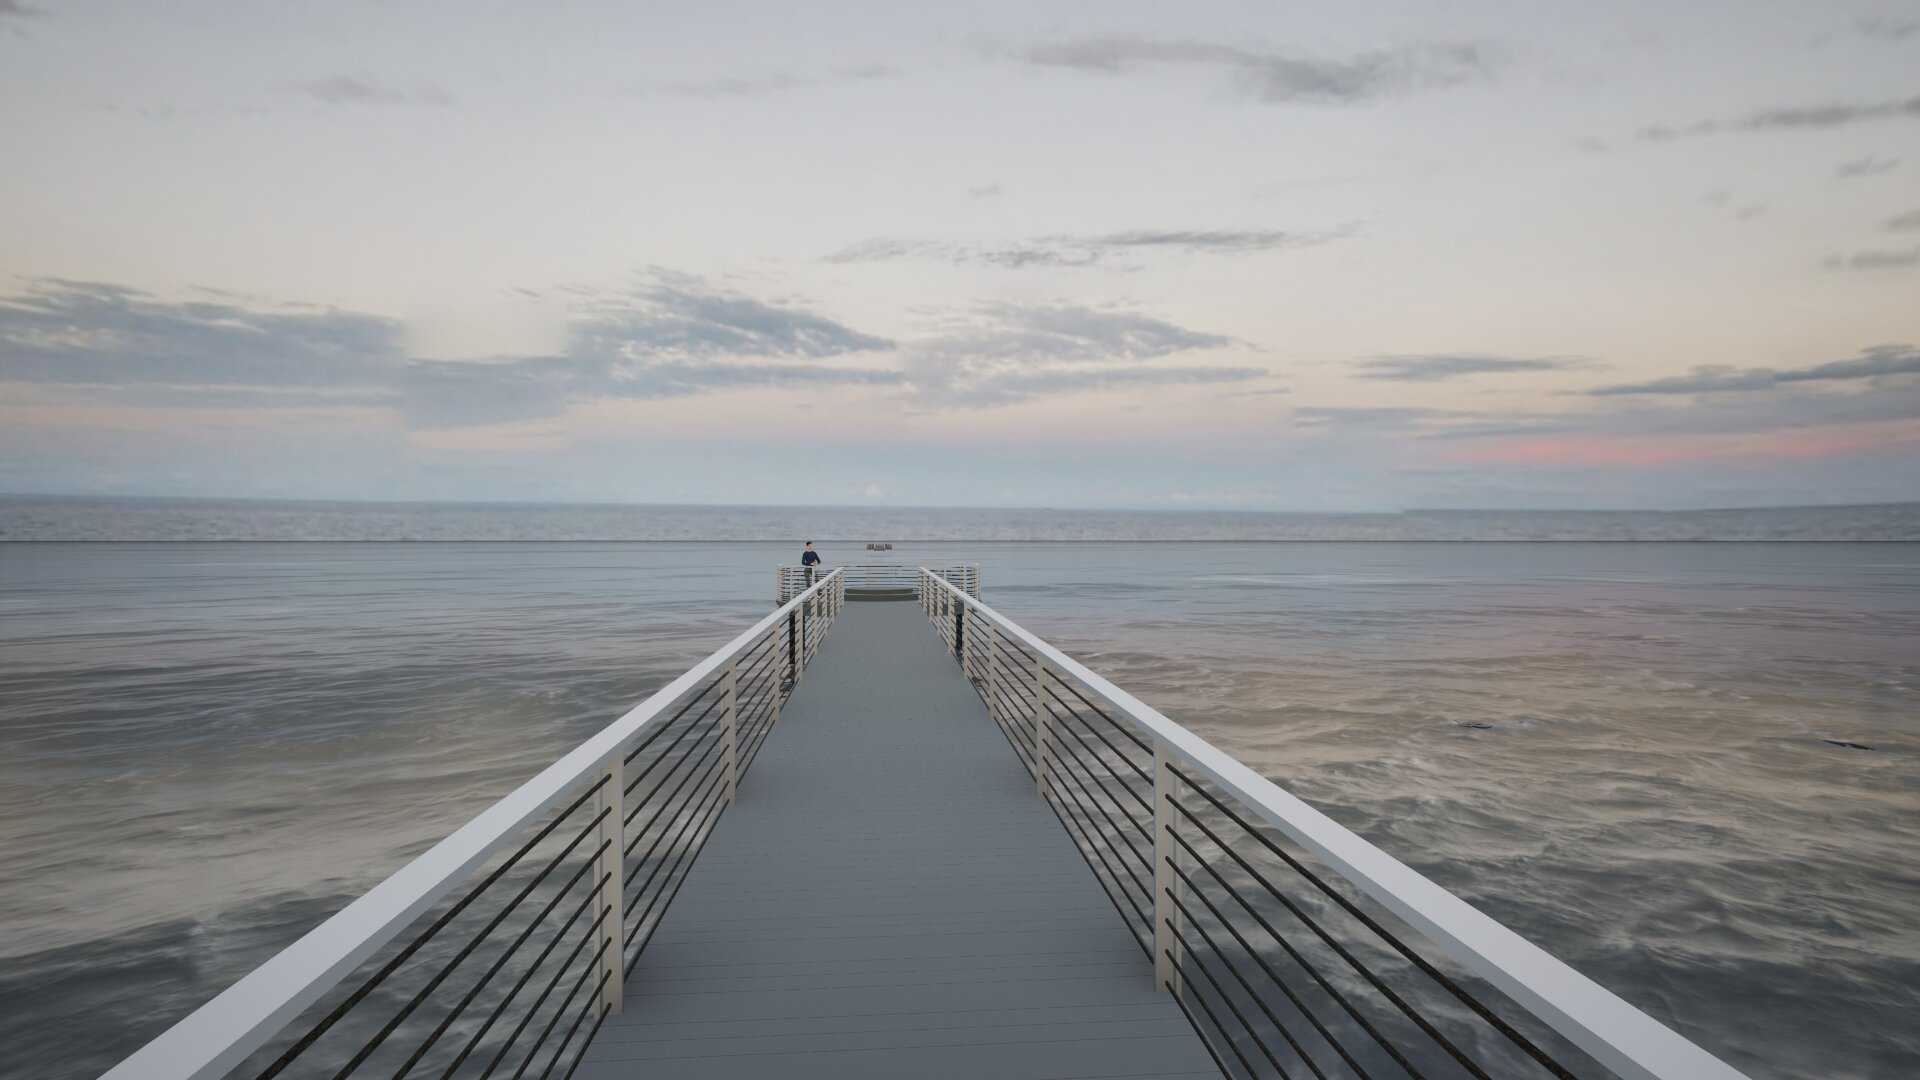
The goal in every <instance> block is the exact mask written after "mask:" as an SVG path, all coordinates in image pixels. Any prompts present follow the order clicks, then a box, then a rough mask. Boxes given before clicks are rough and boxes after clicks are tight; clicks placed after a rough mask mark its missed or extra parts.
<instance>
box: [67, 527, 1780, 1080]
mask: <svg viewBox="0 0 1920 1080" xmlns="http://www.w3.org/2000/svg"><path fill="white" fill-rule="evenodd" d="M776 596H777V598H778V599H777V601H776V606H775V607H774V610H773V611H771V612H769V613H768V614H767V615H766V616H765V617H764V618H762V619H760V620H758V621H757V622H755V623H754V624H753V625H752V626H750V627H748V628H746V629H745V630H743V631H742V632H741V633H740V634H738V635H737V636H735V637H734V638H733V639H732V640H731V641H728V642H727V643H725V644H724V645H722V646H721V647H720V648H719V649H717V650H716V651H715V652H713V653H712V654H710V655H709V656H707V657H706V658H705V659H702V660H700V661H699V662H697V663H695V664H694V665H693V666H692V667H691V668H689V669H687V671H686V672H684V673H683V674H681V675H680V676H679V677H677V678H675V679H673V680H671V681H670V682H668V683H667V684H666V685H665V686H662V687H661V688H660V689H659V690H657V691H655V692H654V693H653V694H652V695H651V696H649V697H648V698H647V699H646V700H645V701H642V702H640V703H638V704H636V705H635V706H634V707H633V708H631V709H629V710H628V711H627V712H626V713H625V714H623V715H622V716H620V717H619V718H618V719H615V720H613V721H612V722H611V723H609V724H608V725H607V726H606V727H605V728H602V729H601V730H600V731H598V732H596V733H595V734H593V735H591V736H589V737H588V738H587V739H586V741H584V742H582V743H581V744H580V745H578V746H576V747H575V748H574V749H572V750H570V751H568V752H567V753H566V754H564V755H563V756H561V757H560V758H559V759H558V760H556V761H554V762H553V764H551V765H549V766H547V767H546V768H545V769H543V770H541V771H540V772H539V773H538V774H536V775H534V776H533V777H531V778H529V779H528V780H527V781H526V782H525V783H523V784H521V785H520V786H519V787H517V788H515V789H514V790H513V791H511V792H508V793H507V794H506V795H504V796H503V797H501V798H500V799H499V800H498V801H497V802H495V803H493V804H492V805H490V806H489V807H487V808H486V809H485V810H483V811H481V812H480V813H479V814H478V815H476V816H475V817H474V818H473V819H472V820H471V821H469V822H467V823H466V824H465V825H463V826H461V827H460V828H459V829H457V830H455V831H454V832H453V833H451V834H450V835H448V836H447V837H446V838H445V839H443V840H441V841H440V842H439V843H437V844H435V845H434V846H433V847H431V848H429V849H428V850H426V851H424V852H422V853H420V854H419V855H417V856H415V857H414V858H413V859H412V861H410V862H408V863H407V864H406V865H405V866H403V867H401V868H400V869H399V870H397V871H395V872H394V873H393V874H392V875H390V876H389V877H387V878H386V879H385V880H384V881H382V882H380V884H378V885H376V886H374V887H373V888H372V889H370V890H368V891H367V892H366V893H365V894H364V895H362V896H360V897H359V898H357V899H355V900H354V901H353V902H351V903H349V904H348V905H347V906H346V907H344V908H342V909H341V910H340V911H338V912H336V913H335V914H334V915H332V916H331V917H329V918H328V919H327V920H326V921H325V922H323V923H321V924H320V925H319V926H317V927H315V928H314V929H313V930H311V931H309V932H308V933H307V934H305V935H304V936H302V937H301V938H300V939H299V940H298V941H295V942H294V943H292V944H291V945H289V946H287V947H286V948H285V949H283V950H281V951H280V952H279V953H277V954H275V955H274V956H273V957H272V958H270V959H269V960H267V961H266V962H265V963H263V964H261V965H260V966H259V967H258V968H256V969H255V970H254V971H253V972H252V973H250V974H248V975H247V976H246V977H245V978H242V979H241V980H240V981H239V982H236V983H235V984H233V985H232V986H230V987H229V988H227V989H226V990H225V991H223V992H222V993H220V994H219V995H218V996H217V997H215V998H214V999H213V1000H211V1001H209V1002H207V1003H206V1004H204V1005H202V1006H200V1007H199V1008H198V1009H196V1010H195V1011H194V1012H193V1013H191V1014H190V1015H188V1016H187V1017H185V1018H184V1019H182V1020H180V1021H179V1022H177V1023H175V1024H174V1025H173V1026H172V1027H170V1028H168V1029H167V1030H166V1031H165V1032H163V1033H162V1034H161V1035H159V1036H158V1037H157V1038H155V1039H153V1040H152V1041H151V1042H149V1043H148V1044H147V1045H146V1046H144V1047H142V1048H141V1049H140V1050H138V1051H137V1052H135V1053H134V1054H133V1055H132V1056H130V1057H128V1058H127V1059H126V1060H124V1061H122V1062H121V1063H120V1064H119V1065H117V1066H115V1067H114V1068H113V1069H112V1070H110V1071H109V1072H108V1073H107V1074H106V1078H105V1080H223V1078H226V1080H243V1078H251V1080H308V1078H313V1080H349V1078H352V1077H356V1076H357V1077H368V1076H387V1077H393V1078H394V1080H405V1078H407V1077H415V1078H419V1080H424V1078H428V1077H437V1078H439V1080H493V1078H495V1077H500V1078H505V1077H512V1078H513V1080H522V1078H529V1080H530V1078H536V1077H537V1078H539V1080H570V1078H576V1077H577V1078H580V1080H628V1078H634V1080H638V1078H642V1077H647V1078H652V1077H674V1078H688V1080H721V1078H729V1080H730V1078H734V1077H780V1078H783V1080H785V1078H798V1080H812V1078H819V1080H825V1078H829V1077H831V1078H834V1080H840V1078H843V1077H880V1076H885V1077H895V1076H912V1077H929V1078H935V1080H942V1078H951V1080H958V1078H962V1077H967V1078H971V1077H996V1078H1010V1080H1046V1078H1051V1080H1097V1078H1103V1077H1111V1078H1120V1077H1176V1078H1180V1077H1184V1078H1195V1077H1202V1076H1220V1075H1224V1076H1226V1077H1229V1078H1232V1080H1269V1078H1275V1077H1277V1078H1279V1080H1293V1078H1304V1077H1312V1078H1314V1080H1373V1078H1386V1077H1398V1076H1405V1077H1410V1078H1422V1077H1426V1078H1432V1080H1443V1078H1446V1080H1452V1078H1456V1077H1459V1078H1463V1080H1464V1078H1471V1080H1521V1078H1526V1080H1532V1078H1539V1080H1573V1078H1574V1077H1580V1078H1582V1080H1587V1078H1592V1080H1598V1078H1600V1077H1604V1076H1613V1077H1619V1078H1621V1080H1746V1078H1745V1076H1744V1074H1742V1073H1741V1072H1740V1071H1739V1070H1738V1069H1735V1068H1733V1067H1732V1066H1730V1065H1728V1064H1727V1063H1726V1062H1724V1061H1721V1060H1720V1059H1719V1058H1717V1057H1715V1056H1714V1055H1713V1054H1711V1053H1709V1052H1708V1051H1707V1050H1704V1049H1702V1048H1701V1047H1699V1046H1697V1045H1695V1044H1694V1043H1692V1042H1690V1041H1689V1040H1687V1039H1685V1038H1683V1037H1682V1036H1680V1035H1679V1034H1678V1033H1676V1032H1675V1031H1674V1030H1673V1029H1671V1028H1669V1027H1667V1026H1666V1025H1665V1024H1664V1023H1662V1022H1661V1021H1660V1020H1659V1019H1656V1018H1655V1017H1653V1016H1649V1015H1648V1014H1646V1013H1644V1012H1641V1011H1640V1010H1639V1009H1638V1008H1635V1007H1634V1006H1633V1005H1632V1004H1630V1003H1628V1002H1626V1001H1624V1000H1622V999H1621V998H1620V997H1618V996H1616V995H1615V994H1613V993H1612V992H1610V991H1609V990H1607V989H1606V988H1605V987H1603V986H1601V985H1600V984H1598V983H1596V982H1594V981H1593V980H1592V979H1590V978H1588V977H1587V976H1585V975H1582V974H1581V973H1580V972H1578V971H1575V970H1574V969H1572V968H1571V967H1568V966H1567V965H1566V964H1565V963H1563V962H1561V961H1560V960H1558V959H1556V958H1554V957H1553V956H1551V955H1549V954H1548V953H1546V952H1545V951H1544V950H1542V949H1540V947H1539V946H1537V945H1535V944H1533V943H1532V942H1530V941H1527V940H1526V939H1525V938H1523V937H1521V936H1520V935H1518V934H1516V933H1514V932H1513V931H1512V930H1510V929H1508V928H1507V927H1505V926H1503V925H1501V924H1500V923H1498V922H1496V921H1495V920H1493V919H1492V918H1490V917H1488V916H1487V915H1486V914H1485V913H1484V912H1481V911H1479V910H1477V909H1476V908H1474V907H1473V906H1472V905H1471V904H1468V903H1467V902H1466V901H1464V900H1463V899H1461V898H1460V897H1459V896H1456V895H1454V894H1453V893H1451V892H1449V891H1447V890H1446V889H1444V888H1442V887H1440V886H1439V885H1438V884H1437V883H1435V882H1434V881H1432V880H1431V879H1429V878H1427V877H1425V876H1424V875H1422V874H1420V873H1417V872H1416V871H1414V870H1413V869H1412V868H1411V867H1408V866H1407V865H1406V864H1404V863H1401V862H1400V861H1399V860H1397V859H1395V858H1394V857H1393V856H1391V855H1389V854H1388V853H1386V852H1384V851H1382V850H1380V849H1379V848H1377V847H1375V846H1374V845H1372V844H1370V843H1368V842H1367V841H1366V840H1365V839H1364V838H1363V837H1360V836H1357V835H1355V834H1354V833H1352V832H1351V831H1349V830H1347V829H1345V828H1343V827H1342V826H1341V825H1340V824H1339V823H1338V822H1336V821H1334V820H1332V819H1331V818H1329V817H1327V816H1326V815H1325V814H1323V813H1321V812H1320V811H1318V810H1316V809H1314V808H1313V807H1312V806H1309V805H1308V804H1306V803H1305V802H1302V801H1301V800H1300V799H1299V798H1297V797H1295V796H1294V795H1292V794H1290V793H1288V792H1287V791H1285V790H1283V789H1282V788H1280V787H1279V786H1278V785H1276V784H1275V783H1273V782H1272V781H1271V780H1269V779H1267V778H1266V777H1264V776H1262V775H1260V774H1259V773H1258V772H1256V771H1254V770H1253V769H1250V768H1248V767H1247V766H1246V765H1245V764H1243V763H1241V762H1240V761H1238V760H1236V759H1235V758H1233V757H1232V756H1231V755H1230V754H1228V753H1226V752H1225V751H1223V750H1221V749H1220V748H1219V747H1216V746H1214V745H1213V744H1211V743H1209V742H1208V741H1207V740H1206V739H1203V738H1201V737H1200V736H1199V735H1197V734H1195V733H1194V732H1193V731H1191V730H1189V729H1187V728H1186V727H1185V726H1183V725H1181V724H1180V723H1178V722H1176V721H1174V720H1172V719H1171V718H1169V717H1167V716H1166V715H1165V714H1163V713H1161V712H1160V711H1159V710H1157V709H1155V708H1153V707H1152V706H1150V705H1148V704H1146V703H1145V702H1143V701H1141V700H1140V699H1138V698H1136V697H1134V696H1133V695H1132V694H1130V693H1128V692H1127V691H1125V690H1123V689H1121V688H1120V687H1118V686H1116V685H1114V684H1113V683H1112V682H1110V681H1108V680H1107V679H1106V678H1105V677H1104V676H1102V675H1100V674H1099V673H1098V672H1095V671H1094V670H1092V669H1091V668H1089V667H1087V666H1086V665H1085V664H1082V663H1081V662H1080V661H1078V660H1076V659H1074V658H1073V657H1072V656H1069V655H1068V654H1066V653H1065V652H1062V651H1061V650H1060V649H1058V648H1056V647H1055V646H1053V645H1051V644H1049V643H1048V642H1046V641H1045V640H1044V639H1042V638H1040V637H1039V636H1038V635H1036V634H1034V633H1033V632H1031V631H1029V630H1027V629H1026V628H1024V627H1022V626H1020V625H1019V624H1018V623H1016V622H1014V621H1013V620H1011V619H1009V618H1007V617H1006V616H1005V615H1003V614H1001V613H1000V612H998V611H996V610H994V609H993V608H992V607H990V606H988V605H987V604H986V603H985V602H984V601H983V600H982V599H981V597H980V572H979V569H978V568H977V567H967V566H959V567H947V568H943V569H938V570H936V569H931V568H928V567H924V566H918V567H916V566H892V565H881V566H863V567H842V568H837V569H835V570H833V571H831V572H830V573H827V574H825V575H818V576H817V575H809V574H806V573H804V572H799V571H790V570H785V569H783V570H781V571H778V573H777V576H776ZM862 598H865V599H869V600H890V601H892V602H866V603H849V600H850V599H854V600H858V599H862ZM762 751H765V752H764V753H763V752H762ZM1735 1049H1738V1048H1737V1047H1736V1048H1735Z"/></svg>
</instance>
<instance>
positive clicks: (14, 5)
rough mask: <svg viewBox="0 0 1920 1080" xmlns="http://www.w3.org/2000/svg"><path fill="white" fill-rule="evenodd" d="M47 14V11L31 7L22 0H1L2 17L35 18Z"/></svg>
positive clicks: (0, 10)
mask: <svg viewBox="0 0 1920 1080" xmlns="http://www.w3.org/2000/svg"><path fill="white" fill-rule="evenodd" d="M45 14H46V12H45V11H42V10H41V9H39V8H37V7H29V6H27V5H26V4H23V3H21V2H20V0H0V19H35V18H39V17H40V16H42V15H45Z"/></svg>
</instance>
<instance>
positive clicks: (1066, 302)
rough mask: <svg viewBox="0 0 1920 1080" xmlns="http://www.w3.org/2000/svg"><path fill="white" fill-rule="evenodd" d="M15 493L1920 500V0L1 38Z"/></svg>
mask: <svg viewBox="0 0 1920 1080" xmlns="http://www.w3.org/2000/svg"><path fill="white" fill-rule="evenodd" d="M0 148H4V150H3V151H0V155H3V160H4V167H3V168H0V492H15V493H36V494H37V493H72V494H91V495H179V496H212V497H284V498H327V499H377V500H388V499H407V500H411V499H449V500H513V501H529V500H531V501H608V502H638V503H644V502H695V503H781V504H795V503H799V504H806V503H826V504H833V505H847V504H862V503H873V504H885V505H963V506H1052V507H1129V508H1168V509H1179V508H1192V509H1249V510H1301V511H1329V510H1334V511H1350V510H1393V509H1402V508H1413V507H1501V508H1508V507H1542V508H1580V507H1611V508H1680V507H1695V506H1759V505H1804V504H1819V503H1847V502H1882V501H1899V500H1912V499H1920V346H1916V344H1914V343H1916V342H1920V0H1879V2H1873V0H1867V2H1863V3H1858V4H1854V3H1848V2H1844V0H1843V2H1839V3H1819V4H1816V3H1808V2H1804V0H1800V2H1771V0H1767V2H1762V0H1752V2H1745V3H1728V2H1715V0H1701V2H1695V3H1689V4H1683V5H1676V4H1673V3H1670V2H1666V0H1662V2H1657V3H1656V2H1642V0H1620V2H1616V3H1611V4H1601V5H1596V4H1591V3H1580V4H1575V3H1563V2H1557V0H1552V2H1518V0H1505V2H1491V0H1473V2H1461V3H1450V4H1447V5H1436V4H1431V3H1424V2H1421V3H1413V2H1408V3H1379V2H1369V0H1355V2H1351V3H1345V4H1338V5H1287V4H1272V3H1246V2H1235V3H1208V2H1190V3H1183V4H1177V5H1176V4H1166V3H1133V2H1122V0H1110V2H1103V3H1098V4H1083V5H1063V4H1049V3H1036V2H1033V0H1023V2H1020V3H999V2H989V0H983V2H952V3H946V4H940V5H923V4H899V3H846V4H832V5H794V4H773V3H747V2H731V0H708V2H704V3H700V4H687V5H676V4H669V3H649V4H640V5H636V4H624V3H567V2H552V3H543V4H525V3H514V4H492V3H479V2H474V3H463V4H458V5H450V4H430V3H410V2H404V0H392V2H384V3H366V4H356V3H334V4H326V5H319V4H296V3H263V2H250V3H198V2H189V0H173V2H170V3H167V4H152V3H129V4H118V3H104V2H102V3H82V2H67V0H0Z"/></svg>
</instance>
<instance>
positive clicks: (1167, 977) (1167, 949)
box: [1153, 737, 1181, 994]
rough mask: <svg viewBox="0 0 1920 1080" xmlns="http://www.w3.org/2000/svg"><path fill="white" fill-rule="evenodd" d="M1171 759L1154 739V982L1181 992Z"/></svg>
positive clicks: (1177, 883)
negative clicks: (1175, 897)
mask: <svg viewBox="0 0 1920 1080" xmlns="http://www.w3.org/2000/svg"><path fill="white" fill-rule="evenodd" d="M1173 816H1174V809H1173V762H1172V761H1171V760H1169V758H1168V756H1167V744H1166V743H1165V742H1164V741H1162V740H1161V739H1159V738H1157V737H1156V738H1155V739H1154V740H1153V981H1154V982H1155V983H1157V984H1159V985H1161V986H1167V987H1171V988H1172V990H1173V992H1174V993H1175V994H1178V993H1180V992H1181V985H1180V965H1179V963H1178V962H1177V958H1178V957H1179V956H1180V953H1181V950H1180V932H1179V925H1180V924H1179V921H1178V920H1179V909H1178V908H1176V907H1175V906H1174V903H1173V897H1174V895H1175V890H1176V889H1178V888H1179V884H1180V879H1179V877H1178V876H1177V875H1175V874H1174V872H1173V852H1174V849H1175V848H1176V847H1177V846H1178V845H1177V844H1175V843H1174V839H1173Z"/></svg>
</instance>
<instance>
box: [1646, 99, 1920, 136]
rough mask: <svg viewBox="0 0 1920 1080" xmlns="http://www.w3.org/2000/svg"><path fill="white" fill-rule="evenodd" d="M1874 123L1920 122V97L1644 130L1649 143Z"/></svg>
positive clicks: (1764, 111)
mask: <svg viewBox="0 0 1920 1080" xmlns="http://www.w3.org/2000/svg"><path fill="white" fill-rule="evenodd" d="M1874 120H1920V96H1915V97H1910V98H1902V99H1898V100H1893V101H1871V102H1850V103H1849V102H1842V103H1825V104H1818V105H1790V106H1778V107H1774V108H1768V109H1761V110H1759V111H1757V112H1752V113H1748V114H1747V115H1746V116H1743V117H1739V118H1736V119H1733V120H1728V121H1720V120H1700V121H1696V122H1694V123H1691V124H1686V125H1683V126H1681V127H1669V126H1666V125H1662V124H1656V125H1653V126H1651V127H1644V128H1641V129H1640V138H1641V139H1643V140H1645V141H1648V142H1671V141H1672V140H1674V139H1682V138H1691V137H1697V136H1702V135H1718V134H1722V133H1726V132H1756V131H1823V130H1828V129H1832V128H1839V127H1847V126H1849V125H1852V124H1861V123H1867V122H1869V121H1874Z"/></svg>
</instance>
